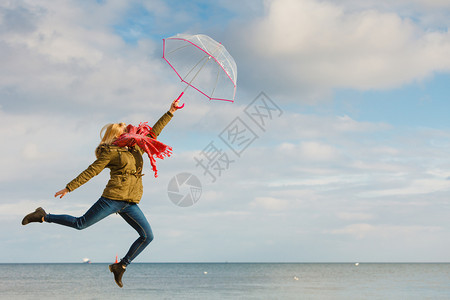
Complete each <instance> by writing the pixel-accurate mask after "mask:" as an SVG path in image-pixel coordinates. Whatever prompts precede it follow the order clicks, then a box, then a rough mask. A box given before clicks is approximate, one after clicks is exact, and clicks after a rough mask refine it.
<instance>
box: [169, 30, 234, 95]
mask: <svg viewBox="0 0 450 300" xmlns="http://www.w3.org/2000/svg"><path fill="white" fill-rule="evenodd" d="M166 40H180V41H185V42H188V43H189V44H191V45H193V46H194V47H196V48H198V49H199V50H201V51H203V52H204V53H206V55H209V56H211V57H212V58H213V59H214V61H215V62H216V63H217V64H218V65H219V66H220V67H221V68H222V70H223V71H224V72H225V74H227V77H228V79H230V81H231V83H232V84H233V99H232V100H230V99H223V98H214V97H210V96H208V95H207V94H206V93H204V92H202V91H201V90H200V89H198V88H197V87H195V86H193V85H192V84H190V83H189V82H187V81H185V80H184V79H183V78H182V77H181V75H180V74H179V73H178V72H177V70H176V69H175V67H174V66H173V65H172V64H171V63H170V61H169V60H168V59H167V58H166V56H165V53H166ZM162 58H163V59H164V60H165V61H166V62H167V63H168V64H169V66H170V67H171V68H172V69H173V70H174V72H175V73H176V74H177V76H178V77H179V78H180V79H181V81H182V82H184V83H186V84H187V85H189V86H190V87H192V88H194V89H195V90H197V91H198V92H200V93H201V94H202V95H204V96H206V97H207V98H208V99H209V100H221V101H229V102H234V97H235V96H236V83H235V82H234V81H233V79H232V78H231V77H230V75H229V74H228V72H227V71H225V69H224V68H223V67H222V65H221V64H220V63H219V62H218V61H217V59H216V58H215V57H214V56H212V55H211V54H210V53H208V52H207V51H205V50H204V49H203V48H201V47H199V46H198V45H196V44H194V43H193V42H191V41H189V40H187V39H183V38H166V39H163V56H162Z"/></svg>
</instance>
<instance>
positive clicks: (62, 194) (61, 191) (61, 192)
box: [55, 188, 69, 198]
mask: <svg viewBox="0 0 450 300" xmlns="http://www.w3.org/2000/svg"><path fill="white" fill-rule="evenodd" d="M68 192H69V190H68V189H67V188H64V189H62V190H60V191H59V192H56V194H55V197H58V196H60V197H59V198H62V197H64V196H65V195H66V194H67V193H68Z"/></svg>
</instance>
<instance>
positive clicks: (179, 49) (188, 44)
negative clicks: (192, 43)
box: [167, 44, 189, 54]
mask: <svg viewBox="0 0 450 300" xmlns="http://www.w3.org/2000/svg"><path fill="white" fill-rule="evenodd" d="M186 47H189V44H188V45H185V46H181V47H179V48H176V49H174V50H172V51H170V52H169V53H167V54H172V53H174V52H175V51H178V50H180V49H183V48H186Z"/></svg>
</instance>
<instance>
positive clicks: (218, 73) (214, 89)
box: [211, 69, 220, 98]
mask: <svg viewBox="0 0 450 300" xmlns="http://www.w3.org/2000/svg"><path fill="white" fill-rule="evenodd" d="M219 75H220V69H217V77H216V83H215V84H214V88H213V90H212V92H211V98H212V96H214V92H215V91H216V87H217V82H219Z"/></svg>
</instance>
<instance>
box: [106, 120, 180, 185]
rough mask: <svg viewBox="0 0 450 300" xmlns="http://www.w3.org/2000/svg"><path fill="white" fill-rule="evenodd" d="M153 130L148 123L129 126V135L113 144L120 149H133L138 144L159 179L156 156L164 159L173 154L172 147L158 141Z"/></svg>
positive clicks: (123, 136) (121, 137) (124, 134)
mask: <svg viewBox="0 0 450 300" xmlns="http://www.w3.org/2000/svg"><path fill="white" fill-rule="evenodd" d="M151 130H152V128H151V127H150V126H148V125H147V122H145V123H139V126H138V127H134V126H133V125H128V126H127V133H123V134H122V135H121V136H119V137H118V138H117V140H116V141H115V142H114V143H113V144H114V145H117V146H119V147H125V146H127V147H133V146H135V145H136V144H137V145H138V146H139V147H140V148H141V149H142V150H144V151H145V153H147V155H148V157H149V158H150V163H151V165H152V169H153V171H154V172H155V177H158V170H157V169H156V161H155V158H154V156H156V157H157V158H160V159H164V157H165V156H166V157H169V156H170V155H171V154H172V147H170V146H167V145H165V144H163V143H161V142H159V141H157V140H156V136H155V134H154V133H153V132H151Z"/></svg>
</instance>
